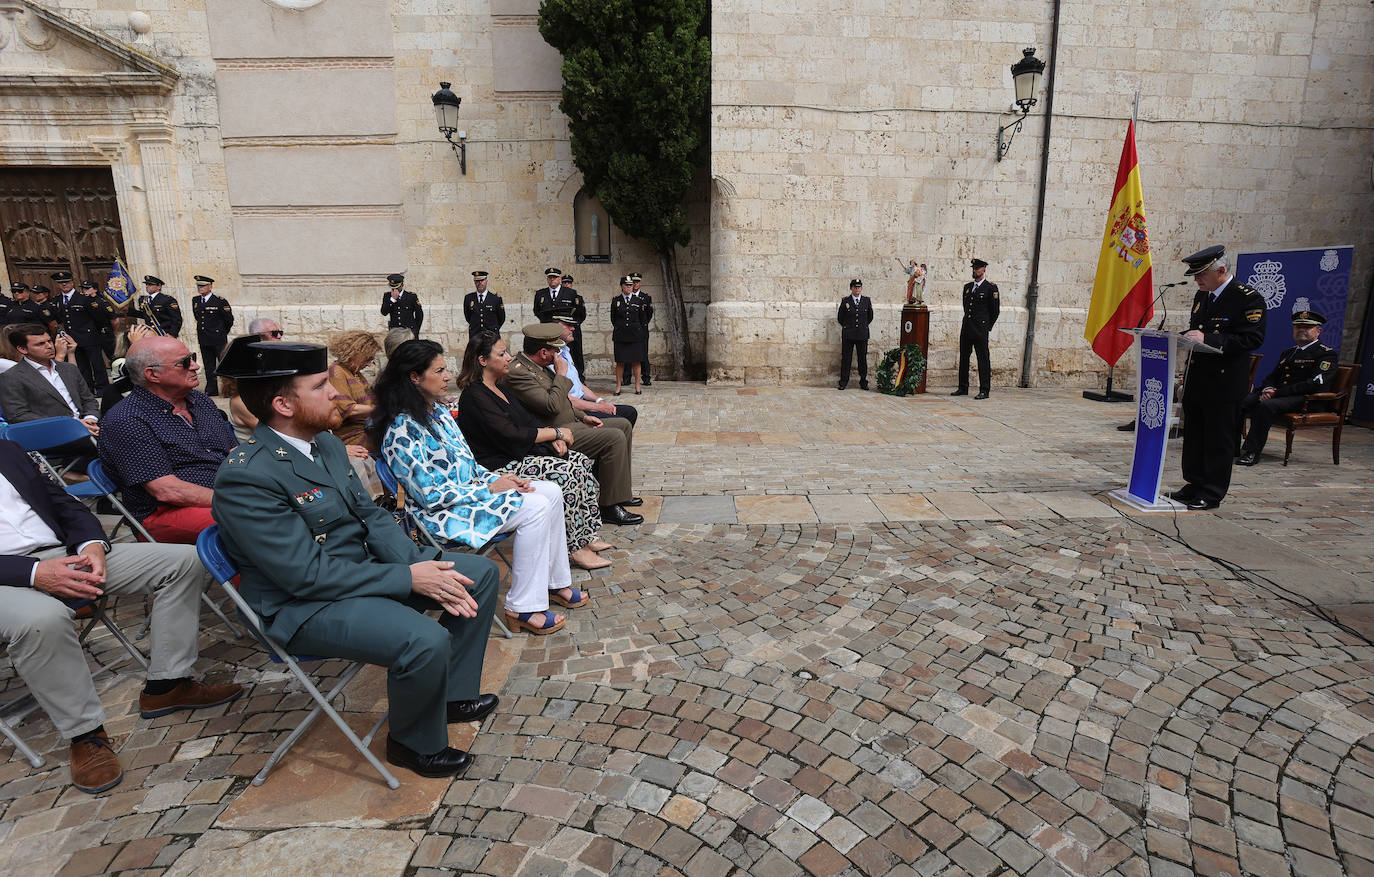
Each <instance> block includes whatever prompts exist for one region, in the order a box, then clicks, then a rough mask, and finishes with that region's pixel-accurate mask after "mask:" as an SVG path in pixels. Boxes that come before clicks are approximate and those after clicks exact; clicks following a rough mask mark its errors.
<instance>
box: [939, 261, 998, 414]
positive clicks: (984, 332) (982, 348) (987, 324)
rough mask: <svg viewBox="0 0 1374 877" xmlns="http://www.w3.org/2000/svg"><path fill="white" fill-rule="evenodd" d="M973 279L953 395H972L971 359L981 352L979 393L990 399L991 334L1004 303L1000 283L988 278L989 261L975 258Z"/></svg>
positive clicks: (966, 295)
mask: <svg viewBox="0 0 1374 877" xmlns="http://www.w3.org/2000/svg"><path fill="white" fill-rule="evenodd" d="M970 264H971V265H972V266H973V281H972V282H970V283H965V284H964V322H963V324H962V325H961V326H960V327H959V388H958V389H956V390H955V391H954V392H953V393H950V395H951V396H967V395H968V360H969V354H970V353H976V354H977V355H978V395H977V396H974V397H973V398H975V399H986V398H987V397H988V391H989V390H991V389H992V364H991V362H990V361H989V357H988V335H990V334H991V333H992V326H993V324H994V323H996V322H997V315H998V314H999V313H1001V309H1002V302H1001V298H1000V296H999V294H998V291H997V284H996V283H993V282H992V281H991V280H984V279H983V276H984V275H985V274H987V270H988V263H987V262H984V261H983V260H982V259H974V260H973V261H972V262H971V263H970Z"/></svg>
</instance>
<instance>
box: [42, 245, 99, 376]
mask: <svg viewBox="0 0 1374 877" xmlns="http://www.w3.org/2000/svg"><path fill="white" fill-rule="evenodd" d="M48 276H49V277H50V278H51V279H52V283H53V292H52V294H51V295H50V296H49V297H48V304H49V305H51V306H52V307H53V308H54V309H55V310H56V311H57V322H58V324H59V328H61V329H63V330H65V329H66V328H67V306H68V305H70V304H71V300H72V296H74V295H76V282H75V281H74V280H73V279H72V273H71V272H70V271H54V272H53V273H52V274H50V275H48ZM88 386H89V383H88Z"/></svg>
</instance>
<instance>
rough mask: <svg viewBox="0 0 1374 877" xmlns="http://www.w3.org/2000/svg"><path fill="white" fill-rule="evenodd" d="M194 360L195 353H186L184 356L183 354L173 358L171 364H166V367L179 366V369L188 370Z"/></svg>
mask: <svg viewBox="0 0 1374 877" xmlns="http://www.w3.org/2000/svg"><path fill="white" fill-rule="evenodd" d="M195 361H196V355H195V354H194V353H188V354H186V355H185V356H183V357H182V358H181V359H178V360H174V361H173V362H172V364H171V365H169V366H167V367H168V368H172V367H176V368H179V369H181V370H183V371H186V370H189V369H190V368H191V363H193V362H195Z"/></svg>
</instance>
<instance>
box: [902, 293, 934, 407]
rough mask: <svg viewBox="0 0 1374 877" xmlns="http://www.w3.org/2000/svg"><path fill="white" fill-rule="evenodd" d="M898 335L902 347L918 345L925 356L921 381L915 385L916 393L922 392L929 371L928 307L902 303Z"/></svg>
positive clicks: (924, 389) (924, 388)
mask: <svg viewBox="0 0 1374 877" xmlns="http://www.w3.org/2000/svg"><path fill="white" fill-rule="evenodd" d="M899 336H900V337H899V340H898V343H899V344H901V345H902V346H903V347H905V346H906V345H908V344H917V345H920V348H921V353H922V354H923V355H924V356H925V358H926V368H925V371H923V372H922V373H921V383H920V384H918V385H917V387H916V392H917V393H924V392H925V391H926V375H927V374H929V373H930V347H929V345H928V344H927V340H928V339H929V337H930V308H928V307H926V306H925V305H902V325H901V327H900V331H899Z"/></svg>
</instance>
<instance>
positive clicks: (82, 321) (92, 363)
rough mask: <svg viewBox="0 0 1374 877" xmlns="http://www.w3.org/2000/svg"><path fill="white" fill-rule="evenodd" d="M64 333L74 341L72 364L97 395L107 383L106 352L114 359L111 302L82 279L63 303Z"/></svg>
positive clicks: (108, 377)
mask: <svg viewBox="0 0 1374 877" xmlns="http://www.w3.org/2000/svg"><path fill="white" fill-rule="evenodd" d="M65 311H66V329H67V334H68V335H70V336H71V337H72V340H73V341H75V342H76V367H77V369H78V370H80V372H81V377H82V379H83V380H84V381H85V382H86V386H88V387H90V388H91V392H93V393H95V394H96V395H97V396H98V395H100V394H101V393H103V392H105V388H106V387H107V386H109V383H110V371H109V366H108V365H107V364H106V362H105V356H106V354H107V352H108V354H109V356H110V358H111V359H113V358H114V320H115V310H114V305H112V304H110V303H109V302H108V301H106V300H105V298H104V297H102V296H100V295H99V294H98V293H97V290H96V286H95V284H94V283H92V282H91V281H89V280H85V281H82V283H81V291H80V292H79V293H73V294H72V295H71V297H69V298H68V299H67V302H66V307H65Z"/></svg>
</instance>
